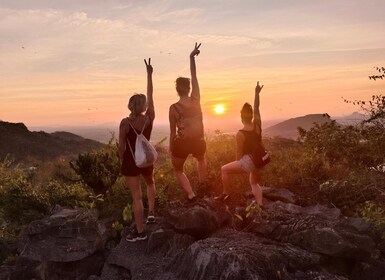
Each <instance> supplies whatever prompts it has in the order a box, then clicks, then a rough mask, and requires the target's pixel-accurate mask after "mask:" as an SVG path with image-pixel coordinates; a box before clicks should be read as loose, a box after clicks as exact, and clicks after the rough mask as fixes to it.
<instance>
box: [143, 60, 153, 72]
mask: <svg viewBox="0 0 385 280" xmlns="http://www.w3.org/2000/svg"><path fill="white" fill-rule="evenodd" d="M144 63H145V64H146V69H147V73H148V74H152V72H153V70H154V69H153V68H152V65H151V57H149V58H148V63H147V61H146V59H144Z"/></svg>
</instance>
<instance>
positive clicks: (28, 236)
mask: <svg viewBox="0 0 385 280" xmlns="http://www.w3.org/2000/svg"><path fill="white" fill-rule="evenodd" d="M106 232H107V231H106V228H105V226H104V224H103V223H101V222H99V221H98V214H97V211H96V210H86V209H66V208H61V207H57V208H56V209H55V210H54V212H53V214H52V215H51V216H49V217H47V218H45V219H42V220H38V221H34V222H32V223H31V224H30V225H29V226H28V227H27V228H26V229H25V230H24V231H23V232H22V234H21V238H20V242H19V246H18V247H19V252H20V257H19V259H18V261H17V262H16V265H15V272H14V273H13V275H14V276H13V278H14V279H20V280H21V279H32V278H29V277H30V276H24V275H23V274H24V271H25V270H26V268H25V267H28V270H29V271H35V272H36V274H37V275H40V277H44V278H45V279H52V280H54V279H87V278H88V277H89V276H90V275H92V274H99V273H100V271H101V269H102V267H103V264H104V253H103V250H104V244H105V241H106V238H107V235H106ZM36 279H39V278H36Z"/></svg>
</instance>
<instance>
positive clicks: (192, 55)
mask: <svg viewBox="0 0 385 280" xmlns="http://www.w3.org/2000/svg"><path fill="white" fill-rule="evenodd" d="M201 44H202V43H199V45H198V43H195V48H194V50H193V51H192V52H191V54H190V57H194V56H196V55H199V54H200V52H201V51H200V50H199V47H200V46H201Z"/></svg>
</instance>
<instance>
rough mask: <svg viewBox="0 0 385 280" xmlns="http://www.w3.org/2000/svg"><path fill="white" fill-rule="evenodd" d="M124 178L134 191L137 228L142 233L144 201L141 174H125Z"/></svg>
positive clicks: (133, 198)
mask: <svg viewBox="0 0 385 280" xmlns="http://www.w3.org/2000/svg"><path fill="white" fill-rule="evenodd" d="M124 179H125V181H126V185H127V186H128V187H129V189H130V190H131V193H132V200H133V206H134V207H133V208H134V217H135V224H136V229H137V230H138V232H139V233H141V232H142V231H143V202H142V190H141V189H140V180H139V176H124Z"/></svg>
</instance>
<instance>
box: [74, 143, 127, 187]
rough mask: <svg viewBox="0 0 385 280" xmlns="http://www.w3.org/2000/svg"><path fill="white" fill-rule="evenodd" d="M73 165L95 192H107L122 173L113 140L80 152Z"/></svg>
mask: <svg viewBox="0 0 385 280" xmlns="http://www.w3.org/2000/svg"><path fill="white" fill-rule="evenodd" d="M71 167H72V168H73V169H74V170H75V172H76V173H77V174H78V175H79V176H80V177H81V178H82V180H83V182H84V183H86V184H87V185H88V186H89V187H90V188H91V189H92V190H93V191H94V193H95V194H105V193H106V191H107V190H108V189H109V188H111V187H112V185H113V184H114V183H115V181H116V179H117V178H118V176H119V173H120V163H119V158H118V156H117V148H116V146H115V145H113V144H112V140H111V141H110V143H109V144H108V145H106V146H105V147H103V148H100V149H97V150H94V151H92V152H90V153H83V154H80V155H79V156H78V158H77V160H75V161H73V162H71Z"/></svg>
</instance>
